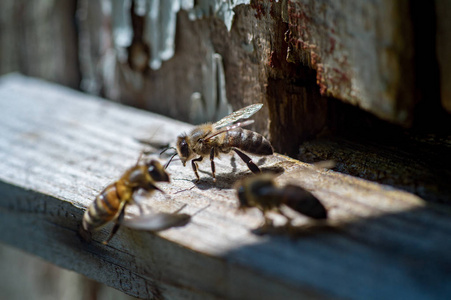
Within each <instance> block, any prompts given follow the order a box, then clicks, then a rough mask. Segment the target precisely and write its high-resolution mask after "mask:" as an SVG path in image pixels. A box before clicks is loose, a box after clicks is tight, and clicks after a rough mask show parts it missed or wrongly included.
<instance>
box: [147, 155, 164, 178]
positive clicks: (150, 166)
mask: <svg viewBox="0 0 451 300" xmlns="http://www.w3.org/2000/svg"><path fill="white" fill-rule="evenodd" d="M146 166H147V172H148V173H149V175H150V177H152V179H153V180H155V181H166V182H169V175H168V173H166V170H165V169H164V168H163V166H162V165H161V164H160V163H159V162H158V161H157V160H151V161H149V162H147V163H146Z"/></svg>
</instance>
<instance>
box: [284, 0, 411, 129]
mask: <svg viewBox="0 0 451 300" xmlns="http://www.w3.org/2000/svg"><path fill="white" fill-rule="evenodd" d="M288 23H289V26H290V34H291V36H290V43H291V44H292V45H293V47H295V48H297V49H298V50H301V52H303V53H306V54H308V59H307V63H308V64H310V65H311V66H312V67H313V68H315V69H316V70H317V82H318V84H319V86H320V88H321V91H322V93H325V94H328V95H331V96H333V97H336V98H338V99H341V100H344V101H346V102H349V103H352V104H355V105H358V106H359V107H361V108H363V109H365V110H367V111H370V112H372V113H373V114H375V115H377V116H378V117H380V118H381V119H385V120H388V121H391V122H393V123H399V124H403V125H408V124H409V123H410V122H411V121H412V112H413V108H414V105H415V101H416V100H415V97H414V94H413V93H414V73H413V68H414V61H413V55H414V49H413V31H412V24H411V23H412V20H411V17H410V15H409V2H408V1H386V0H380V1H371V2H368V1H358V0H357V1H345V2H337V1H329V0H323V1H312V0H295V1H288Z"/></svg>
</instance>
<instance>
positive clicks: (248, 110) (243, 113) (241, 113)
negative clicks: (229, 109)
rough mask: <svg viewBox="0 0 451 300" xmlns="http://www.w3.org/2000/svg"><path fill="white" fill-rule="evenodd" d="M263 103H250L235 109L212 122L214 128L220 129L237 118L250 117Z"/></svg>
mask: <svg viewBox="0 0 451 300" xmlns="http://www.w3.org/2000/svg"><path fill="white" fill-rule="evenodd" d="M262 106H263V104H261V103H257V104H252V105H249V106H246V107H243V108H242V109H240V110H237V111H235V112H233V113H231V114H230V115H228V116H227V117H224V118H223V119H221V120H219V121H218V122H216V123H214V124H213V128H214V129H220V128H222V127H224V126H227V125H229V124H232V123H235V122H236V121H238V120H242V119H247V118H250V117H251V116H252V115H253V114H255V113H256V112H257V111H259V110H260V108H262Z"/></svg>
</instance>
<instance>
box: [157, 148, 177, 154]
mask: <svg viewBox="0 0 451 300" xmlns="http://www.w3.org/2000/svg"><path fill="white" fill-rule="evenodd" d="M169 149H173V150H175V151H177V149H175V147H166V149H163V151H161V152H160V155H161V154H163V153H165V152H166V151H168V150H169Z"/></svg>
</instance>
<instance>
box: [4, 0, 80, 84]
mask: <svg viewBox="0 0 451 300" xmlns="http://www.w3.org/2000/svg"><path fill="white" fill-rule="evenodd" d="M76 9H77V1H75V0H67V1H47V0H37V1H32V2H30V1H23V0H19V1H17V0H4V1H1V3H0V23H1V26H0V45H1V51H0V74H5V73H10V72H21V73H23V74H26V75H28V76H35V77H40V78H43V79H46V80H51V81H53V82H57V83H60V84H64V85H67V86H70V87H73V88H78V87H79V85H80V79H81V78H80V77H81V76H80V71H79V68H78V37H77V28H76V24H75V12H76Z"/></svg>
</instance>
